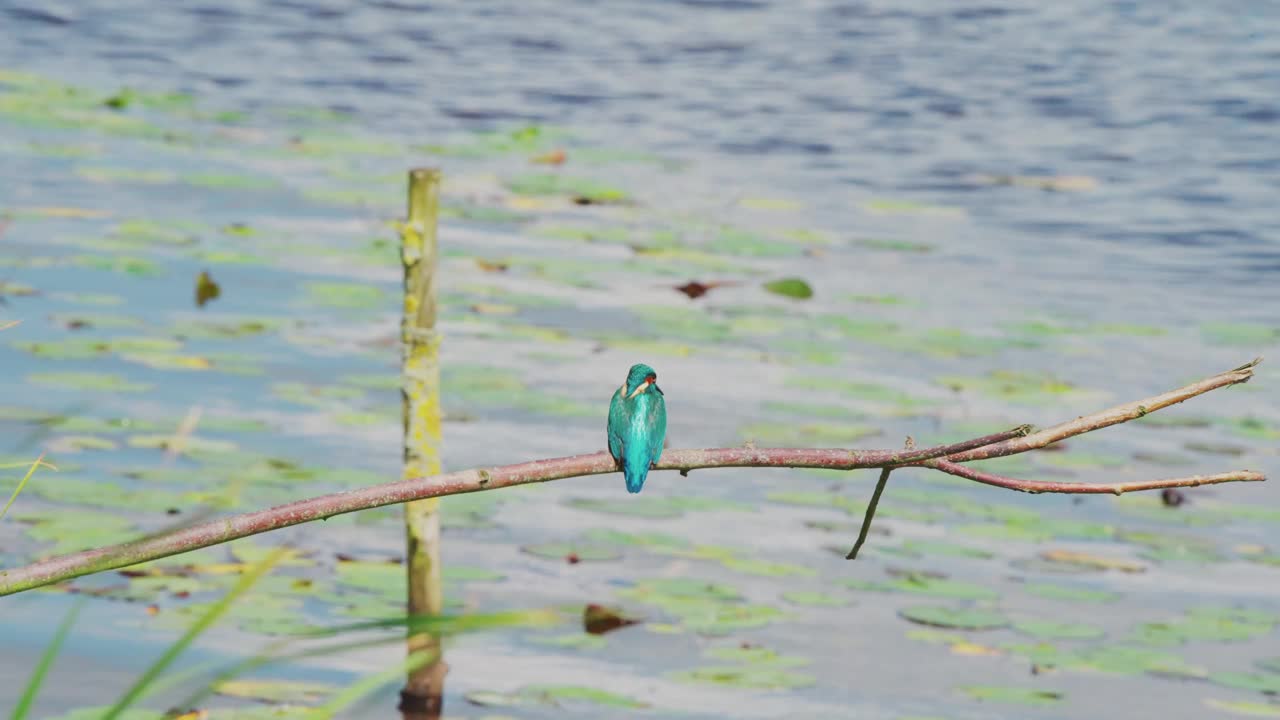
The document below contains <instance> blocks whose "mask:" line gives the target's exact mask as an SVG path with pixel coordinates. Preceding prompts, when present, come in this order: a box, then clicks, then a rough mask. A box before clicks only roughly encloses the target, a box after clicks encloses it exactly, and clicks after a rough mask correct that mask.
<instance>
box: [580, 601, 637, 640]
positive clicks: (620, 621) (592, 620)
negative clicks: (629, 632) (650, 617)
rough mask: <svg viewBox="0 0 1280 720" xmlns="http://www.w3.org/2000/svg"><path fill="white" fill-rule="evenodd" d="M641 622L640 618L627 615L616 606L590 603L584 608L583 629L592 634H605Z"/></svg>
mask: <svg viewBox="0 0 1280 720" xmlns="http://www.w3.org/2000/svg"><path fill="white" fill-rule="evenodd" d="M639 622H640V619H639V618H630V617H627V616H625V615H623V614H622V613H621V612H620V611H618V610H615V609H614V608H608V607H605V606H603V605H597V604H595V603H590V604H588V605H587V606H586V607H584V608H583V609H582V629H583V630H586V631H587V632H588V633H590V634H591V635H604V634H605V633H607V632H613V631H614V630H617V629H618V628H623V627H626V626H628V625H635V624H637V623H639Z"/></svg>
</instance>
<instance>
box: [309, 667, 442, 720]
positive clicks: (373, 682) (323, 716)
mask: <svg viewBox="0 0 1280 720" xmlns="http://www.w3.org/2000/svg"><path fill="white" fill-rule="evenodd" d="M437 655H438V653H436V652H435V651H434V650H419V651H418V652H415V653H410V654H409V657H407V658H405V659H404V662H401V663H396V666H395V667H393V668H391V669H390V670H384V671H382V672H380V673H375V674H373V675H369V676H368V677H364V678H361V679H359V680H357V681H356V682H354V683H352V684H351V686H349V687H347V688H346V689H344V690H342V691H340V692H338V693H336V694H335V695H334V696H333V697H332V698H329V702H327V703H325V704H324V705H321V706H320V707H318V708H316V709H315V710H313V711H311V712H310V713H307V718H308V720H328V719H329V718H331V717H333V716H334V715H337V714H338V713H340V712H342V711H343V710H345V709H347V708H348V707H349V706H351V705H353V704H355V703H356V702H359V701H360V699H361V698H363V697H364V696H366V695H368V694H369V693H372V692H374V691H375V690H377V689H378V688H380V687H382V686H384V685H386V684H387V683H392V682H397V681H401V680H403V679H404V676H405V675H407V674H409V673H411V672H413V671H414V670H417V669H418V668H420V667H422V666H423V665H426V664H427V663H429V662H431V661H432V660H435V659H436V657H437Z"/></svg>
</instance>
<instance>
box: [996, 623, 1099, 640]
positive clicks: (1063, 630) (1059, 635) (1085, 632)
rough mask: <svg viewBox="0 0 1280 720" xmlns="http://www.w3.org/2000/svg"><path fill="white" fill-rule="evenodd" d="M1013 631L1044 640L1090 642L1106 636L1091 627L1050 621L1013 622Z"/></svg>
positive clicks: (1097, 628)
mask: <svg viewBox="0 0 1280 720" xmlns="http://www.w3.org/2000/svg"><path fill="white" fill-rule="evenodd" d="M1013 629H1014V630H1017V631H1018V632H1020V633H1022V634H1024V635H1030V636H1031V637H1034V638H1041V639H1045V640H1092V639H1095V638H1100V637H1102V636H1103V635H1105V634H1106V633H1105V632H1103V630H1102V628H1099V627H1095V626H1093V625H1085V624H1083V623H1069V622H1054V621H1052V620H1023V621H1019V622H1015V623H1014V624H1013Z"/></svg>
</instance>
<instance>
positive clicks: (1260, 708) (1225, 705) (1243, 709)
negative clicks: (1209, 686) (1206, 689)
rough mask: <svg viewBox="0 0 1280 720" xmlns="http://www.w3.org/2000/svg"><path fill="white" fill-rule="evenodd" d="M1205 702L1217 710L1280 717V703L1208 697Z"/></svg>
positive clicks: (1255, 715) (1236, 713) (1251, 715)
mask: <svg viewBox="0 0 1280 720" xmlns="http://www.w3.org/2000/svg"><path fill="white" fill-rule="evenodd" d="M1204 702H1205V704H1206V705H1208V706H1209V707H1211V708H1213V709H1215V710H1222V711H1224V712H1228V713H1231V714H1232V715H1243V716H1245V717H1261V718H1280V705H1276V704H1274V703H1266V702H1253V701H1252V700H1216V699H1213V698H1208V699H1206V700H1205V701H1204Z"/></svg>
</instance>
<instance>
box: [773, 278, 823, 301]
mask: <svg viewBox="0 0 1280 720" xmlns="http://www.w3.org/2000/svg"><path fill="white" fill-rule="evenodd" d="M764 289H765V290H768V291H769V292H771V293H773V294H774V295H781V296H783V297H789V298H792V299H795V300H807V299H809V298H811V297H813V288H812V287H810V286H809V283H807V282H805V281H804V280H801V279H800V278H782V279H781V280H773V281H770V282H767V283H765V284H764Z"/></svg>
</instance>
